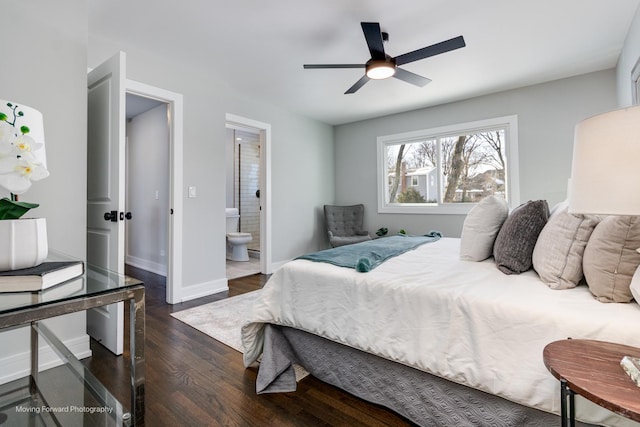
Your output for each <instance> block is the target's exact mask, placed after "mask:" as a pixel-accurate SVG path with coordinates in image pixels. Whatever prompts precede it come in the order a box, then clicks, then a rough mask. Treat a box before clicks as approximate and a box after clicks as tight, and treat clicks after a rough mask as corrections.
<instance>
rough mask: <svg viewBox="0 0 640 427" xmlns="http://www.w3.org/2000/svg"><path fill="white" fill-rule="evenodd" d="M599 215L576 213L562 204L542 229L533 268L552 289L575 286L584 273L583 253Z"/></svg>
mask: <svg viewBox="0 0 640 427" xmlns="http://www.w3.org/2000/svg"><path fill="white" fill-rule="evenodd" d="M599 221H600V220H599V218H598V217H597V216H595V215H573V214H570V213H569V212H568V211H567V206H564V207H560V210H559V211H556V212H555V213H554V214H552V216H551V217H550V218H549V221H548V222H547V224H546V225H545V226H544V228H543V229H542V232H540V235H539V236H538V241H537V242H536V246H535V248H534V249H533V269H534V270H536V272H537V273H538V275H539V276H540V280H542V281H543V282H544V283H545V284H546V285H547V286H549V287H550V288H551V289H569V288H575V287H576V286H578V283H580V280H582V278H583V277H584V275H583V272H582V256H583V254H584V249H585V247H586V246H587V242H588V241H589V237H591V233H592V232H593V229H594V228H595V227H596V225H598V222H599Z"/></svg>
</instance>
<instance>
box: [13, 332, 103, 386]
mask: <svg viewBox="0 0 640 427" xmlns="http://www.w3.org/2000/svg"><path fill="white" fill-rule="evenodd" d="M38 342H39V344H40V351H39V352H38V362H39V366H40V371H44V370H47V369H50V368H55V367H56V366H60V365H62V364H63V363H64V362H63V361H62V360H61V359H60V358H59V357H58V355H57V354H56V352H55V351H54V350H53V349H52V348H51V347H49V346H48V345H47V344H46V343H45V342H44V339H40V340H38ZM63 344H64V345H65V347H67V348H68V349H69V350H70V351H71V352H72V353H73V355H74V356H75V357H76V358H77V359H84V358H85V357H89V356H91V347H90V345H89V335H86V334H85V335H81V336H78V337H75V338H72V339H68V340H66V341H64V342H63ZM29 374H31V352H30V351H25V352H21V353H17V354H12V355H11V356H8V357H3V358H0V384H4V383H8V382H10V381H14V380H17V379H19V378H23V377H26V376H28V375H29Z"/></svg>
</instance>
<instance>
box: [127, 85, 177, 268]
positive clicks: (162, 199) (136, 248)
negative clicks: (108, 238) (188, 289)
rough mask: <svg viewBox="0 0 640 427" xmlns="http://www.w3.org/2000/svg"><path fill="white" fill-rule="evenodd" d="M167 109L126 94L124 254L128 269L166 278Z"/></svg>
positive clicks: (167, 210) (167, 238)
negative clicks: (131, 267)
mask: <svg viewBox="0 0 640 427" xmlns="http://www.w3.org/2000/svg"><path fill="white" fill-rule="evenodd" d="M168 108H169V105H168V103H166V102H163V101H159V100H157V99H153V98H147V97H143V96H141V95H136V94H133V93H127V94H126V119H127V125H126V144H125V212H126V218H127V221H126V222H125V253H124V262H125V264H127V265H130V266H133V267H137V268H140V269H142V270H145V271H149V272H152V273H155V274H158V275H160V276H164V277H165V278H166V276H167V270H168V268H167V265H168V262H167V253H168V242H169V236H168V230H169V225H168V223H169V212H170V209H171V206H170V203H169V185H170V182H169V176H170V167H169V144H170V133H169V129H170V123H169V116H168Z"/></svg>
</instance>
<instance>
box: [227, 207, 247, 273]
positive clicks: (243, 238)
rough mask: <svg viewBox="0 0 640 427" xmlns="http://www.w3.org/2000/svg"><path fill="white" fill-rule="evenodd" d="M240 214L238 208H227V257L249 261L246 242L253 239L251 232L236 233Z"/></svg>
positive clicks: (233, 259)
mask: <svg viewBox="0 0 640 427" xmlns="http://www.w3.org/2000/svg"><path fill="white" fill-rule="evenodd" d="M238 221H240V215H239V214H238V209H236V208H227V259H228V260H231V261H249V251H248V250H247V243H249V242H251V241H252V240H253V237H252V236H251V233H238Z"/></svg>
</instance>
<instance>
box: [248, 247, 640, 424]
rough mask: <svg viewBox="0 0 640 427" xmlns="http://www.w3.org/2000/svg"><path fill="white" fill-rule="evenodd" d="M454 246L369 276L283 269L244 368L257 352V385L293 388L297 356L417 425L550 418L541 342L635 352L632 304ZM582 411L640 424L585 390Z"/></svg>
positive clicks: (302, 263)
mask: <svg viewBox="0 0 640 427" xmlns="http://www.w3.org/2000/svg"><path fill="white" fill-rule="evenodd" d="M460 242H461V239H459V238H442V239H439V240H437V241H435V242H433V243H428V244H424V245H421V246H419V247H417V248H415V249H413V250H410V251H408V252H405V253H403V254H401V255H398V256H396V257H393V258H391V259H389V260H387V261H385V262H384V263H382V264H381V265H379V266H378V267H377V268H375V269H373V270H371V271H369V272H367V273H360V272H358V271H356V270H354V269H348V268H344V267H339V266H335V265H331V264H327V263H321V262H313V261H308V260H303V259H298V260H294V261H291V262H288V263H287V264H286V265H285V266H283V267H282V268H280V269H279V270H277V271H276V272H275V273H274V274H273V276H272V277H271V278H270V279H269V281H268V282H267V284H266V285H265V287H264V289H263V291H262V297H261V299H260V300H259V301H258V302H257V303H256V305H255V306H254V308H253V311H252V313H251V314H250V317H249V319H248V322H247V323H246V324H245V325H244V326H243V329H242V340H243V345H244V347H245V353H244V362H245V365H246V366H249V365H251V364H253V363H255V362H256V361H257V360H258V358H260V357H262V361H261V366H260V371H259V376H258V381H257V382H258V384H257V387H258V391H260V392H277V391H292V390H293V389H295V381H292V380H291V375H292V373H291V363H293V362H296V363H299V364H301V365H302V366H304V367H305V368H306V369H307V370H309V371H310V372H311V373H312V374H313V375H315V376H317V377H318V378H319V379H321V380H324V381H326V382H329V383H331V384H334V385H336V386H338V387H341V388H343V389H345V390H347V391H349V392H350V393H352V394H355V395H357V396H360V397H362V398H364V399H365V400H369V401H372V402H375V403H379V404H382V405H384V406H387V407H390V408H391V409H393V410H395V411H396V412H398V413H400V414H401V415H403V416H405V417H407V418H408V419H410V420H412V421H413V422H415V423H417V424H419V425H425V426H427V425H429V426H433V425H443V426H445V425H452V423H454V424H455V425H475V426H477V425H487V426H490V425H491V426H493V425H540V426H544V425H556V424H557V423H559V418H558V417H557V415H555V414H559V412H560V396H559V391H560V388H559V383H558V381H557V380H556V379H555V378H554V377H553V376H552V375H551V374H550V373H549V372H548V371H547V369H546V368H545V366H544V363H543V360H542V352H543V348H544V347H545V345H546V344H548V343H550V342H552V341H555V340H560V339H565V338H567V337H572V338H585V339H596V340H606V341H612V342H618V343H623V344H627V345H632V346H639V347H640V334H639V333H638V332H637V327H636V326H637V325H640V307H639V306H638V304H636V303H627V304H605V303H602V302H599V301H597V300H596V299H595V298H594V296H593V295H592V293H591V292H590V290H589V288H588V287H587V286H585V285H581V286H577V287H575V288H573V289H567V290H556V289H551V288H550V287H549V286H545V284H544V283H542V282H541V280H540V278H539V276H538V274H537V273H536V271H534V270H531V269H530V270H528V271H525V272H523V273H521V274H517V275H514V274H511V275H507V274H504V273H503V272H501V271H500V270H498V269H497V268H496V263H495V261H494V259H493V258H489V259H486V260H484V261H481V262H471V261H462V260H461V259H460ZM316 365H317V366H316ZM398 400H401V401H398ZM577 414H578V419H579V420H580V421H582V422H585V423H591V424H595V425H604V426H634V425H635V426H637V425H638V424H635V423H633V422H631V421H629V420H626V419H623V418H622V417H619V416H618V415H615V414H613V413H611V412H609V411H606V410H604V409H601V408H599V407H598V406H596V405H594V404H592V403H590V402H588V401H586V400H583V399H581V398H579V397H578V398H577ZM496 417H497V418H496Z"/></svg>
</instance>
